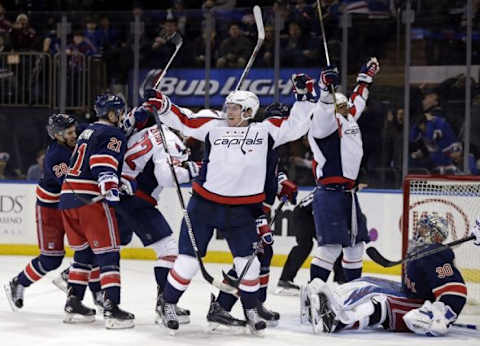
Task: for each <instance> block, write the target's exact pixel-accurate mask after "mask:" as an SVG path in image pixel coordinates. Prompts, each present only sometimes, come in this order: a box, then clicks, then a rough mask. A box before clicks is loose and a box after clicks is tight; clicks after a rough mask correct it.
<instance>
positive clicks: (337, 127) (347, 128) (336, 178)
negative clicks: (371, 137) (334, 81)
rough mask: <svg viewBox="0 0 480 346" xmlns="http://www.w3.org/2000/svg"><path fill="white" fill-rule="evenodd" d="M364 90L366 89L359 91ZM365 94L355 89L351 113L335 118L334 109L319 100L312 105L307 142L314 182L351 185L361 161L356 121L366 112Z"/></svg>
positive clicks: (360, 135)
mask: <svg viewBox="0 0 480 346" xmlns="http://www.w3.org/2000/svg"><path fill="white" fill-rule="evenodd" d="M362 88H366V87H362ZM367 97H368V92H367V91H366V90H362V89H361V88H360V87H358V86H357V87H356V88H355V90H354V93H353V94H352V96H351V98H350V104H351V107H350V113H349V114H348V115H347V117H344V116H342V115H341V114H338V113H337V114H336V115H335V116H334V112H335V110H334V105H333V104H332V103H324V102H322V99H320V100H319V101H318V102H317V103H314V104H313V103H312V104H311V108H310V110H309V111H310V112H311V113H313V120H312V128H311V129H310V131H309V132H308V142H309V144H310V148H311V150H312V152H313V158H314V173H315V179H317V180H320V182H322V181H326V183H344V182H347V181H348V182H352V183H353V182H354V181H355V180H356V179H357V176H358V172H359V170H360V163H361V161H362V157H363V143H362V134H361V131H360V127H359V126H358V124H357V120H358V118H359V117H360V115H361V114H362V112H363V110H364V109H365V104H366V98H367Z"/></svg>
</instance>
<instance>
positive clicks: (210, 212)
mask: <svg viewBox="0 0 480 346" xmlns="http://www.w3.org/2000/svg"><path fill="white" fill-rule="evenodd" d="M150 94H151V97H150V98H149V100H148V103H150V104H151V105H153V106H154V107H155V108H156V110H157V112H158V115H159V117H160V119H161V120H162V122H164V123H165V124H166V125H168V126H169V127H172V128H174V129H176V130H179V131H180V132H181V133H183V134H184V135H186V136H192V137H194V138H196V139H198V140H201V141H204V142H205V146H206V150H205V159H204V161H203V165H202V168H201V170H200V175H199V177H197V178H196V180H195V181H194V182H193V183H192V187H193V196H192V198H191V199H190V201H189V204H188V208H187V211H188V214H189V216H190V219H191V222H192V226H193V233H194V235H195V238H196V242H197V244H196V245H197V247H198V249H199V252H200V255H201V256H205V254H206V250H207V246H208V243H209V241H210V239H211V237H212V235H213V230H214V229H215V228H217V229H220V230H221V231H222V234H223V235H224V237H225V239H226V240H227V242H228V245H229V247H230V250H231V251H232V255H233V257H234V264H235V269H236V271H237V274H238V275H240V273H241V272H242V270H243V268H244V266H245V265H246V263H247V260H248V257H249V256H250V255H251V254H252V252H253V248H252V244H256V243H257V230H256V225H255V217H254V216H253V213H252V212H251V205H253V204H258V203H261V202H262V201H263V200H264V198H265V194H264V186H265V179H266V168H267V153H268V151H269V149H271V148H275V147H276V146H279V145H281V144H283V143H286V142H288V141H291V140H295V139H297V138H299V137H300V136H302V135H303V134H304V133H305V132H306V131H307V129H308V128H309V126H310V114H309V113H308V112H306V111H303V110H306V109H307V105H306V104H307V103H309V102H308V101H300V102H296V103H295V105H294V106H293V109H296V110H297V111H296V112H295V115H294V116H290V117H289V118H288V119H277V118H274V119H267V120H265V121H263V122H261V123H254V124H250V125H248V120H249V119H251V118H253V117H254V116H255V114H256V112H257V110H258V108H259V106H260V105H259V100H258V97H257V96H256V95H255V94H253V93H251V92H248V91H234V92H231V93H230V94H229V95H228V96H227V98H226V100H225V108H224V112H215V111H212V110H202V111H200V112H199V113H197V114H193V112H192V111H190V110H188V109H185V108H180V107H178V106H176V105H174V104H171V103H170V100H169V99H168V97H166V96H165V95H163V94H162V93H160V92H158V91H153V90H151V91H150ZM188 231H189V230H188V229H187V225H186V223H185V221H183V223H182V228H181V231H180V240H179V256H178V258H177V260H176V261H175V264H174V267H173V268H172V270H171V271H170V273H169V275H168V279H167V281H168V282H167V285H166V286H165V290H164V294H163V297H164V299H165V305H164V306H163V312H164V316H165V318H164V323H165V325H166V326H167V327H168V328H169V329H171V330H176V329H178V320H177V316H176V313H175V305H176V303H177V302H178V300H179V298H180V296H181V295H182V294H183V292H184V291H185V290H186V289H187V287H188V284H189V283H190V281H191V279H192V278H193V276H194V275H195V274H196V273H197V271H198V270H199V264H198V261H197V259H196V258H195V255H194V251H193V248H192V244H191V242H190V238H189V236H188ZM259 272H260V262H259V261H258V259H255V260H254V261H253V263H252V265H251V266H250V268H249V269H248V270H247V272H246V274H245V277H244V279H243V280H242V281H241V283H240V285H239V290H240V297H241V301H242V304H243V307H244V311H245V315H246V318H247V323H248V326H249V327H250V329H251V330H252V332H254V333H256V332H258V331H260V330H262V329H264V328H265V327H266V324H265V321H263V320H261V319H260V318H259V315H258V311H257V292H258V289H259Z"/></svg>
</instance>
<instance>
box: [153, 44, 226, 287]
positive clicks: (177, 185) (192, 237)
mask: <svg viewBox="0 0 480 346" xmlns="http://www.w3.org/2000/svg"><path fill="white" fill-rule="evenodd" d="M181 46H182V41H179V44H178V46H177V48H176V49H175V52H174V53H173V54H172V56H171V57H170V60H169V61H168V63H167V65H166V66H165V68H164V69H163V70H162V73H161V74H160V76H159V78H158V79H157V80H156V82H155V84H154V86H153V89H157V88H158V86H159V84H160V82H161V80H162V78H163V77H164V76H165V74H166V72H167V70H168V68H169V66H170V64H171V63H172V61H173V58H175V55H177V52H178V50H179V49H180V47H181ZM154 118H155V122H156V123H157V128H158V132H159V133H160V137H161V139H162V143H163V149H164V150H165V154H166V155H167V157H168V165H169V167H170V172H171V173H172V177H173V181H174V183H175V189H176V191H177V196H178V200H179V202H180V207H181V208H182V213H183V219H184V220H185V224H186V226H187V232H188V237H189V238H190V242H191V244H192V248H193V252H194V253H195V257H196V258H197V261H198V264H199V266H200V272H201V273H202V276H203V278H204V279H205V280H206V281H207V282H208V283H210V284H211V285H213V286H215V287H216V288H218V289H219V290H221V291H224V292H227V293H230V294H234V293H235V292H236V288H235V287H232V286H229V285H227V284H225V283H223V282H222V281H219V280H217V279H215V278H213V276H211V275H210V274H209V273H208V272H207V269H205V265H204V263H203V260H202V257H201V256H200V253H199V251H198V246H197V241H196V239H195V234H194V233H193V227H192V223H191V221H190V216H189V215H188V212H187V209H186V208H185V201H184V199H183V195H182V191H181V189H180V183H179V182H178V177H177V174H176V172H175V167H174V165H173V159H172V156H171V154H170V150H169V148H168V145H167V140H166V137H165V133H164V132H163V127H162V123H161V121H160V118H159V116H158V113H157V112H155V113H154Z"/></svg>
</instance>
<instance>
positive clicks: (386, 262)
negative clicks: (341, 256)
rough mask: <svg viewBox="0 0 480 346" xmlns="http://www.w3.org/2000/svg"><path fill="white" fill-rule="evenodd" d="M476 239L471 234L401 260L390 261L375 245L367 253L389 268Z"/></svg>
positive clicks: (376, 261) (375, 260)
mask: <svg viewBox="0 0 480 346" xmlns="http://www.w3.org/2000/svg"><path fill="white" fill-rule="evenodd" d="M474 239H475V236H474V235H470V236H468V237H465V238H461V239H458V240H455V241H452V242H450V243H447V244H443V245H442V246H440V247H437V248H435V249H431V250H427V251H418V252H415V253H412V254H410V255H407V256H406V257H404V258H402V259H401V260H398V261H390V260H388V259H386V258H385V257H383V256H382V254H380V252H378V250H377V249H376V248H374V247H373V246H371V247H369V248H368V249H367V255H368V256H369V257H370V258H371V259H372V260H373V261H374V262H375V263H377V264H380V265H381V266H382V267H386V268H389V267H393V266H396V265H398V264H402V263H405V262H409V261H413V260H416V259H419V258H422V257H425V256H429V255H433V254H436V253H438V252H442V251H444V250H446V249H450V248H451V247H453V246H456V245H460V244H462V243H465V242H467V241H470V240H474Z"/></svg>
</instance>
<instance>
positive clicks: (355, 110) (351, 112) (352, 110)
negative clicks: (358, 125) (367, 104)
mask: <svg viewBox="0 0 480 346" xmlns="http://www.w3.org/2000/svg"><path fill="white" fill-rule="evenodd" d="M348 112H349V113H350V115H351V116H352V117H354V116H355V114H357V107H355V106H352V107H350V109H349V110H348Z"/></svg>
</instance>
